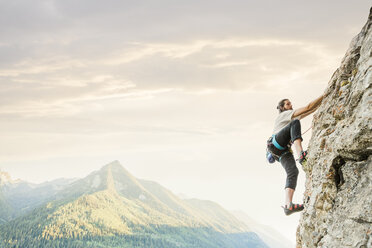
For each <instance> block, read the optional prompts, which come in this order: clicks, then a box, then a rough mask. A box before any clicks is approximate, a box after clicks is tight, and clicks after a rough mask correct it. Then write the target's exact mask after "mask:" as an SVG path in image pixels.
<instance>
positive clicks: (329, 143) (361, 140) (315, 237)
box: [297, 8, 372, 248]
mask: <svg viewBox="0 0 372 248" xmlns="http://www.w3.org/2000/svg"><path fill="white" fill-rule="evenodd" d="M371 26H372V8H371V12H370V14H369V18H368V21H367V23H366V25H365V26H364V27H363V29H362V31H361V32H360V33H359V34H358V35H357V36H356V37H355V38H354V39H353V40H352V42H351V44H350V48H349V49H348V51H347V53H346V55H345V57H344V59H343V60H342V63H341V66H340V67H339V68H338V69H337V70H336V72H335V73H334V74H333V76H332V78H331V80H330V82H329V84H328V88H327V90H326V92H325V98H324V99H323V102H322V105H321V106H320V108H319V110H318V112H317V114H315V115H314V120H313V135H312V137H311V140H310V145H309V149H308V151H309V157H308V161H307V164H306V165H305V166H303V169H304V171H305V172H306V191H305V194H304V203H305V210H304V211H303V213H302V216H301V219H300V224H299V226H298V229H297V247H303V248H305V247H306V248H310V247H327V248H328V247H329V248H330V247H363V248H364V247H365V248H367V247H372V87H371V84H372V82H371V81H372V80H371V79H372V70H371V66H372V27H371Z"/></svg>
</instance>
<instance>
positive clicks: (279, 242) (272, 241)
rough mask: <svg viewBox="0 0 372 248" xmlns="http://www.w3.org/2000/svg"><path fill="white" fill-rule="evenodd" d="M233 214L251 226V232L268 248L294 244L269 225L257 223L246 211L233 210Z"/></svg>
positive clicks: (281, 247) (287, 246)
mask: <svg viewBox="0 0 372 248" xmlns="http://www.w3.org/2000/svg"><path fill="white" fill-rule="evenodd" d="M232 214H234V216H235V217H236V218H237V219H239V220H241V221H243V222H244V223H245V224H246V225H247V226H249V227H251V229H252V232H254V233H256V234H257V235H258V236H259V237H260V238H261V239H262V240H263V241H264V242H265V243H266V244H267V245H268V246H269V247H270V248H292V247H294V245H293V244H292V242H291V241H289V240H288V239H287V238H285V237H284V236H283V235H281V234H280V233H278V231H276V230H274V229H273V228H271V227H270V226H267V225H262V224H259V223H257V222H256V221H255V220H253V219H252V218H251V217H249V216H248V215H247V214H246V213H244V212H242V211H233V212H232Z"/></svg>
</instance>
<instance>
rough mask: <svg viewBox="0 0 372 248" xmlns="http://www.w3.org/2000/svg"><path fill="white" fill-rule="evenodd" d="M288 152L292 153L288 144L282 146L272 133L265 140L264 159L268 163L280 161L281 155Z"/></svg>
mask: <svg viewBox="0 0 372 248" xmlns="http://www.w3.org/2000/svg"><path fill="white" fill-rule="evenodd" d="M289 152H290V153H292V149H291V148H290V144H288V146H287V147H282V146H281V145H279V143H278V142H277V141H276V139H275V135H272V136H271V137H270V138H269V139H268V140H267V147H266V159H267V161H268V162H269V163H270V164H272V163H274V162H275V161H278V162H280V159H281V157H282V156H283V155H285V154H287V153H289Z"/></svg>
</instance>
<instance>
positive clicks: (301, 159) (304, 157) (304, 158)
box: [298, 151, 307, 165]
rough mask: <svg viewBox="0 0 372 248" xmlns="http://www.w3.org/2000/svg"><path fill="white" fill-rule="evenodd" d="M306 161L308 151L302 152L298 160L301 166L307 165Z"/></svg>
mask: <svg viewBox="0 0 372 248" xmlns="http://www.w3.org/2000/svg"><path fill="white" fill-rule="evenodd" d="M306 159H307V151H302V152H301V155H300V157H299V158H298V162H299V163H300V164H301V165H304V164H305V163H306Z"/></svg>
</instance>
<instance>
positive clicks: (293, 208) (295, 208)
mask: <svg viewBox="0 0 372 248" xmlns="http://www.w3.org/2000/svg"><path fill="white" fill-rule="evenodd" d="M282 208H283V209H284V213H285V215H291V214H293V213H295V212H300V211H302V210H304V205H303V204H293V203H292V202H291V204H289V206H287V205H285V206H284V207H282Z"/></svg>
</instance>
